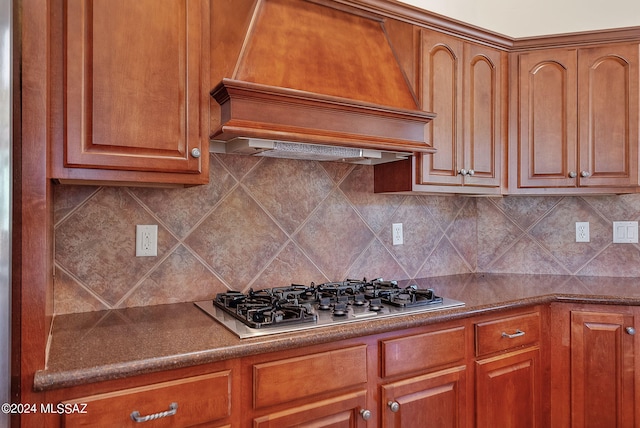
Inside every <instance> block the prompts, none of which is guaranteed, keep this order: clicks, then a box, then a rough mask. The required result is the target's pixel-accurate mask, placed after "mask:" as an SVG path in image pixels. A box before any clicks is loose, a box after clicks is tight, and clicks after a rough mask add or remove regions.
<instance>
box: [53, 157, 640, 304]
mask: <svg viewBox="0 0 640 428" xmlns="http://www.w3.org/2000/svg"><path fill="white" fill-rule="evenodd" d="M210 175H211V177H210V183H209V184H208V185H205V186H196V187H191V188H187V189H158V188H136V187H92V186H61V185H58V186H55V188H54V222H55V281H54V287H55V288H54V305H55V308H54V310H55V313H56V314H63V313H71V312H85V311H95V310H101V309H108V308H118V307H129V306H146V305H156V304H164V303H174V302H189V301H195V300H202V299H207V298H211V297H212V296H213V295H215V294H216V293H218V292H221V291H224V290H227V289H232V290H239V291H243V290H247V289H248V288H250V287H253V288H256V289H260V288H265V287H273V286H281V285H287V284H290V283H300V284H308V283H310V282H312V281H313V282H316V283H318V282H324V281H329V280H332V281H334V280H342V279H344V278H361V277H383V278H388V279H399V280H400V279H415V278H427V277H436V276H444V275H451V274H460V273H469V272H492V273H542V274H563V275H566V274H569V275H606V276H625V277H640V247H639V246H638V245H619V244H612V243H611V236H610V235H611V227H612V224H611V222H612V221H614V220H638V219H640V195H628V196H597V197H596V196H594V197H505V198H467V197H460V196H415V195H381V194H374V193H373V167H371V166H363V165H350V164H343V163H324V162H314V161H294V160H284V159H270V158H258V157H248V156H233V155H211V172H210ZM576 221H589V222H590V228H591V236H592V239H591V242H590V243H588V244H576V243H575V242H574V230H575V229H574V226H573V224H574V222H576ZM391 223H403V228H404V235H405V236H404V241H405V242H404V245H402V246H393V245H392V242H391ZM137 224H157V225H158V256H157V257H135V226H136V225H137Z"/></svg>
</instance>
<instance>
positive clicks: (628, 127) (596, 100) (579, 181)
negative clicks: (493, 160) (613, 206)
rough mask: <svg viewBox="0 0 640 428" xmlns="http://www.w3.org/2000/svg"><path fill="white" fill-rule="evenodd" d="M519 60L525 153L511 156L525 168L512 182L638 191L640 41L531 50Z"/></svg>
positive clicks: (522, 149) (519, 148)
mask: <svg viewBox="0 0 640 428" xmlns="http://www.w3.org/2000/svg"><path fill="white" fill-rule="evenodd" d="M517 65H518V79H517V84H518V90H517V99H518V100H519V101H518V102H519V104H518V111H517V113H518V116H517V118H518V121H517V124H516V125H515V126H518V136H517V137H518V138H517V139H518V144H517V154H518V157H517V159H515V158H514V157H512V159H511V162H515V163H517V164H518V174H517V183H514V182H513V180H512V182H511V183H510V190H511V189H514V188H517V189H535V188H573V190H572V191H576V190H577V188H580V189H581V190H580V191H583V190H582V189H584V191H587V192H600V191H603V190H604V191H610V190H611V189H612V188H613V189H615V190H616V191H621V192H624V191H634V188H635V187H637V185H638V154H637V150H638V117H639V116H638V93H639V91H638V44H637V43H632V44H622V45H607V46H601V47H593V48H581V49H549V50H541V51H535V52H529V53H523V54H520V55H519V56H518V63H517ZM625 188H627V190H625ZM534 191H535V190H534ZM565 191H566V190H565ZM515 193H517V190H516V192H515ZM525 193H527V192H525Z"/></svg>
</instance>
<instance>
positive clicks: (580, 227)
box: [576, 221, 589, 242]
mask: <svg viewBox="0 0 640 428" xmlns="http://www.w3.org/2000/svg"><path fill="white" fill-rule="evenodd" d="M576 242H589V222H588V221H577V222H576Z"/></svg>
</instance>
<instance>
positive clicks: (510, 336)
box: [502, 329, 524, 339]
mask: <svg viewBox="0 0 640 428" xmlns="http://www.w3.org/2000/svg"><path fill="white" fill-rule="evenodd" d="M520 336H524V331H522V330H520V329H517V330H516V332H515V333H513V334H509V333H505V332H504V331H503V332H502V337H506V338H507V339H515V338H516V337H520Z"/></svg>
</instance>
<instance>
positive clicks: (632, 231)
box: [613, 221, 638, 244]
mask: <svg viewBox="0 0 640 428" xmlns="http://www.w3.org/2000/svg"><path fill="white" fill-rule="evenodd" d="M613 243H614V244H637V243H638V222H637V221H614V222H613Z"/></svg>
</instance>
